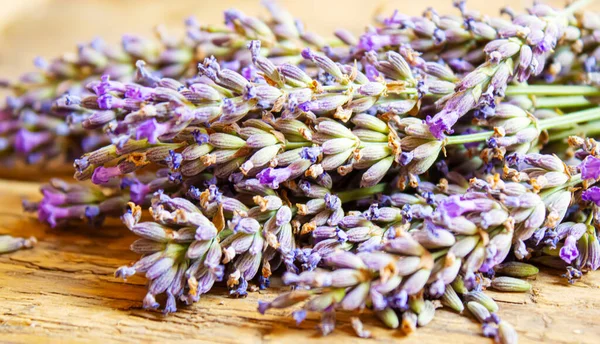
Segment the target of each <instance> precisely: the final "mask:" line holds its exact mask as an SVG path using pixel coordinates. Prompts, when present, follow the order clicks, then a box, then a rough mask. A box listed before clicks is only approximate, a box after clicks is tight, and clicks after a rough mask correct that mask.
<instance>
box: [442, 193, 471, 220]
mask: <svg viewBox="0 0 600 344" xmlns="http://www.w3.org/2000/svg"><path fill="white" fill-rule="evenodd" d="M474 209H475V206H474V202H473V201H469V200H463V199H462V197H461V196H459V195H452V196H450V197H448V198H446V199H444V200H443V201H441V202H440V203H439V204H438V207H437V210H438V211H439V212H440V213H441V214H442V215H445V216H449V217H459V216H461V215H462V214H464V213H466V212H470V211H473V210H474Z"/></svg>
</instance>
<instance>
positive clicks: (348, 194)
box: [337, 183, 388, 203]
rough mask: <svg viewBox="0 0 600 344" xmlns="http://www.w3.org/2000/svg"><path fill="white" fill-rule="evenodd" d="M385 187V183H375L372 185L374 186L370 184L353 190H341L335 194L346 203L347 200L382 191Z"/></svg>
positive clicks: (365, 196)
mask: <svg viewBox="0 0 600 344" xmlns="http://www.w3.org/2000/svg"><path fill="white" fill-rule="evenodd" d="M387 187H388V184H387V183H380V184H377V185H374V186H371V187H368V188H359V189H353V190H349V191H342V192H339V193H338V194H337V196H338V197H339V198H340V200H341V201H342V203H347V202H352V201H357V200H359V199H363V198H368V197H370V196H373V195H375V194H378V193H381V192H384V191H385V189H386V188H387Z"/></svg>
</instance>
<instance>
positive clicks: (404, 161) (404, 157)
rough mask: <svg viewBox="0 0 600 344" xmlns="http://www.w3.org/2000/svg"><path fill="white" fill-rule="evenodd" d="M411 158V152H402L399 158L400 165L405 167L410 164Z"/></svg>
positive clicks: (412, 155)
mask: <svg viewBox="0 0 600 344" xmlns="http://www.w3.org/2000/svg"><path fill="white" fill-rule="evenodd" d="M413 157H414V154H413V152H402V153H401V154H400V158H399V160H400V164H401V165H402V166H406V165H408V164H410V162H411V161H412V159H413Z"/></svg>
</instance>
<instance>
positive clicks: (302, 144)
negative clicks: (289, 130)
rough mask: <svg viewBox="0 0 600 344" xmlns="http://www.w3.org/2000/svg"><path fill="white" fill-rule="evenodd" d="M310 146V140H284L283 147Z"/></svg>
mask: <svg viewBox="0 0 600 344" xmlns="http://www.w3.org/2000/svg"><path fill="white" fill-rule="evenodd" d="M310 146H312V142H307V141H301V142H290V141H286V142H285V149H296V148H301V147H310Z"/></svg>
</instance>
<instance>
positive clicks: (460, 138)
mask: <svg viewBox="0 0 600 344" xmlns="http://www.w3.org/2000/svg"><path fill="white" fill-rule="evenodd" d="M492 135H494V132H493V131H483V132H481V133H475V134H468V135H456V136H448V138H447V139H446V145H461V144H464V143H471V142H482V141H485V140H487V139H489V138H490V137H492Z"/></svg>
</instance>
